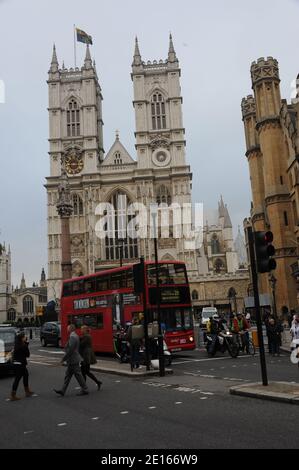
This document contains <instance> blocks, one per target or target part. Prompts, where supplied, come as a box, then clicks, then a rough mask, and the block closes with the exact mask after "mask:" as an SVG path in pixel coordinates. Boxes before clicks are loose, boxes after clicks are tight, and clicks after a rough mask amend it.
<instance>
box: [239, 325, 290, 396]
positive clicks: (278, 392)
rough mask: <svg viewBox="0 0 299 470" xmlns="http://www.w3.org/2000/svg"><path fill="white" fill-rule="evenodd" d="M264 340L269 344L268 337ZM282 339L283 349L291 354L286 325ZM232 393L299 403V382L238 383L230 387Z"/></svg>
mask: <svg viewBox="0 0 299 470" xmlns="http://www.w3.org/2000/svg"><path fill="white" fill-rule="evenodd" d="M264 340H265V343H266V345H267V339H265V338H264ZM281 340H282V344H281V348H280V349H281V351H282V352H285V353H288V354H289V353H290V342H291V336H290V333H289V328H287V327H285V329H284V331H283V333H282V335H281ZM265 349H266V347H265ZM230 393H231V394H232V395H239V396H243V397H251V398H259V399H262V400H272V401H280V402H285V403H291V404H295V405H299V384H294V383H291V382H280V381H277V382H269V383H268V385H263V384H262V383H260V382H254V383H250V384H245V385H244V384H243V385H237V386H234V387H231V388H230Z"/></svg>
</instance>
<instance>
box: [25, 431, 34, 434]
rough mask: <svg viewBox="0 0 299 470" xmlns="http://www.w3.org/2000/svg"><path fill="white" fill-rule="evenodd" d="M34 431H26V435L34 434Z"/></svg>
mask: <svg viewBox="0 0 299 470" xmlns="http://www.w3.org/2000/svg"><path fill="white" fill-rule="evenodd" d="M33 432H34V431H24V434H32V433H33Z"/></svg>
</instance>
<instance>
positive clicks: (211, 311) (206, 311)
mask: <svg viewBox="0 0 299 470" xmlns="http://www.w3.org/2000/svg"><path fill="white" fill-rule="evenodd" d="M217 313H218V312H217V308H216V307H203V309H202V312H201V326H202V327H203V328H206V326H207V323H208V320H209V318H210V317H211V316H212V315H217Z"/></svg>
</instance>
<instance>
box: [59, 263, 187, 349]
mask: <svg viewBox="0 0 299 470" xmlns="http://www.w3.org/2000/svg"><path fill="white" fill-rule="evenodd" d="M144 266H145V279H144V283H145V295H146V299H145V303H146V309H147V314H148V322H149V323H151V322H153V321H155V320H157V319H158V312H157V287H156V265H155V263H153V262H151V261H146V262H145V263H144ZM158 270H159V282H160V286H159V297H160V299H159V300H160V311H161V326H162V329H163V331H164V338H165V341H166V343H167V346H168V348H169V350H170V351H172V352H175V351H182V350H191V349H194V348H195V341H194V330H193V317H192V310H191V298H190V290H189V283H188V277H187V272H186V266H185V263H182V262H180V261H169V262H168V261H166V262H164V261H163V262H159V269H158ZM134 285H135V284H134V265H127V266H123V267H119V268H114V269H109V270H106V271H100V272H98V273H95V274H91V275H88V276H82V277H78V278H73V279H69V280H65V281H64V282H63V285H62V295H61V339H62V345H63V346H64V345H65V343H66V341H67V331H66V330H67V325H68V324H69V323H74V324H75V325H76V327H77V328H80V327H81V326H82V325H88V326H89V327H90V331H91V335H92V340H93V347H94V350H95V351H96V352H109V353H112V352H113V351H114V344H113V334H114V332H115V330H116V328H117V325H123V326H124V325H125V323H126V322H131V321H132V317H133V316H134V315H139V317H142V316H143V305H144V302H143V295H142V294H138V293H136V292H135V290H134Z"/></svg>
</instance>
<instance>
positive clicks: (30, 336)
mask: <svg viewBox="0 0 299 470" xmlns="http://www.w3.org/2000/svg"><path fill="white" fill-rule="evenodd" d="M29 338H30V339H32V328H30V331H29Z"/></svg>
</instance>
